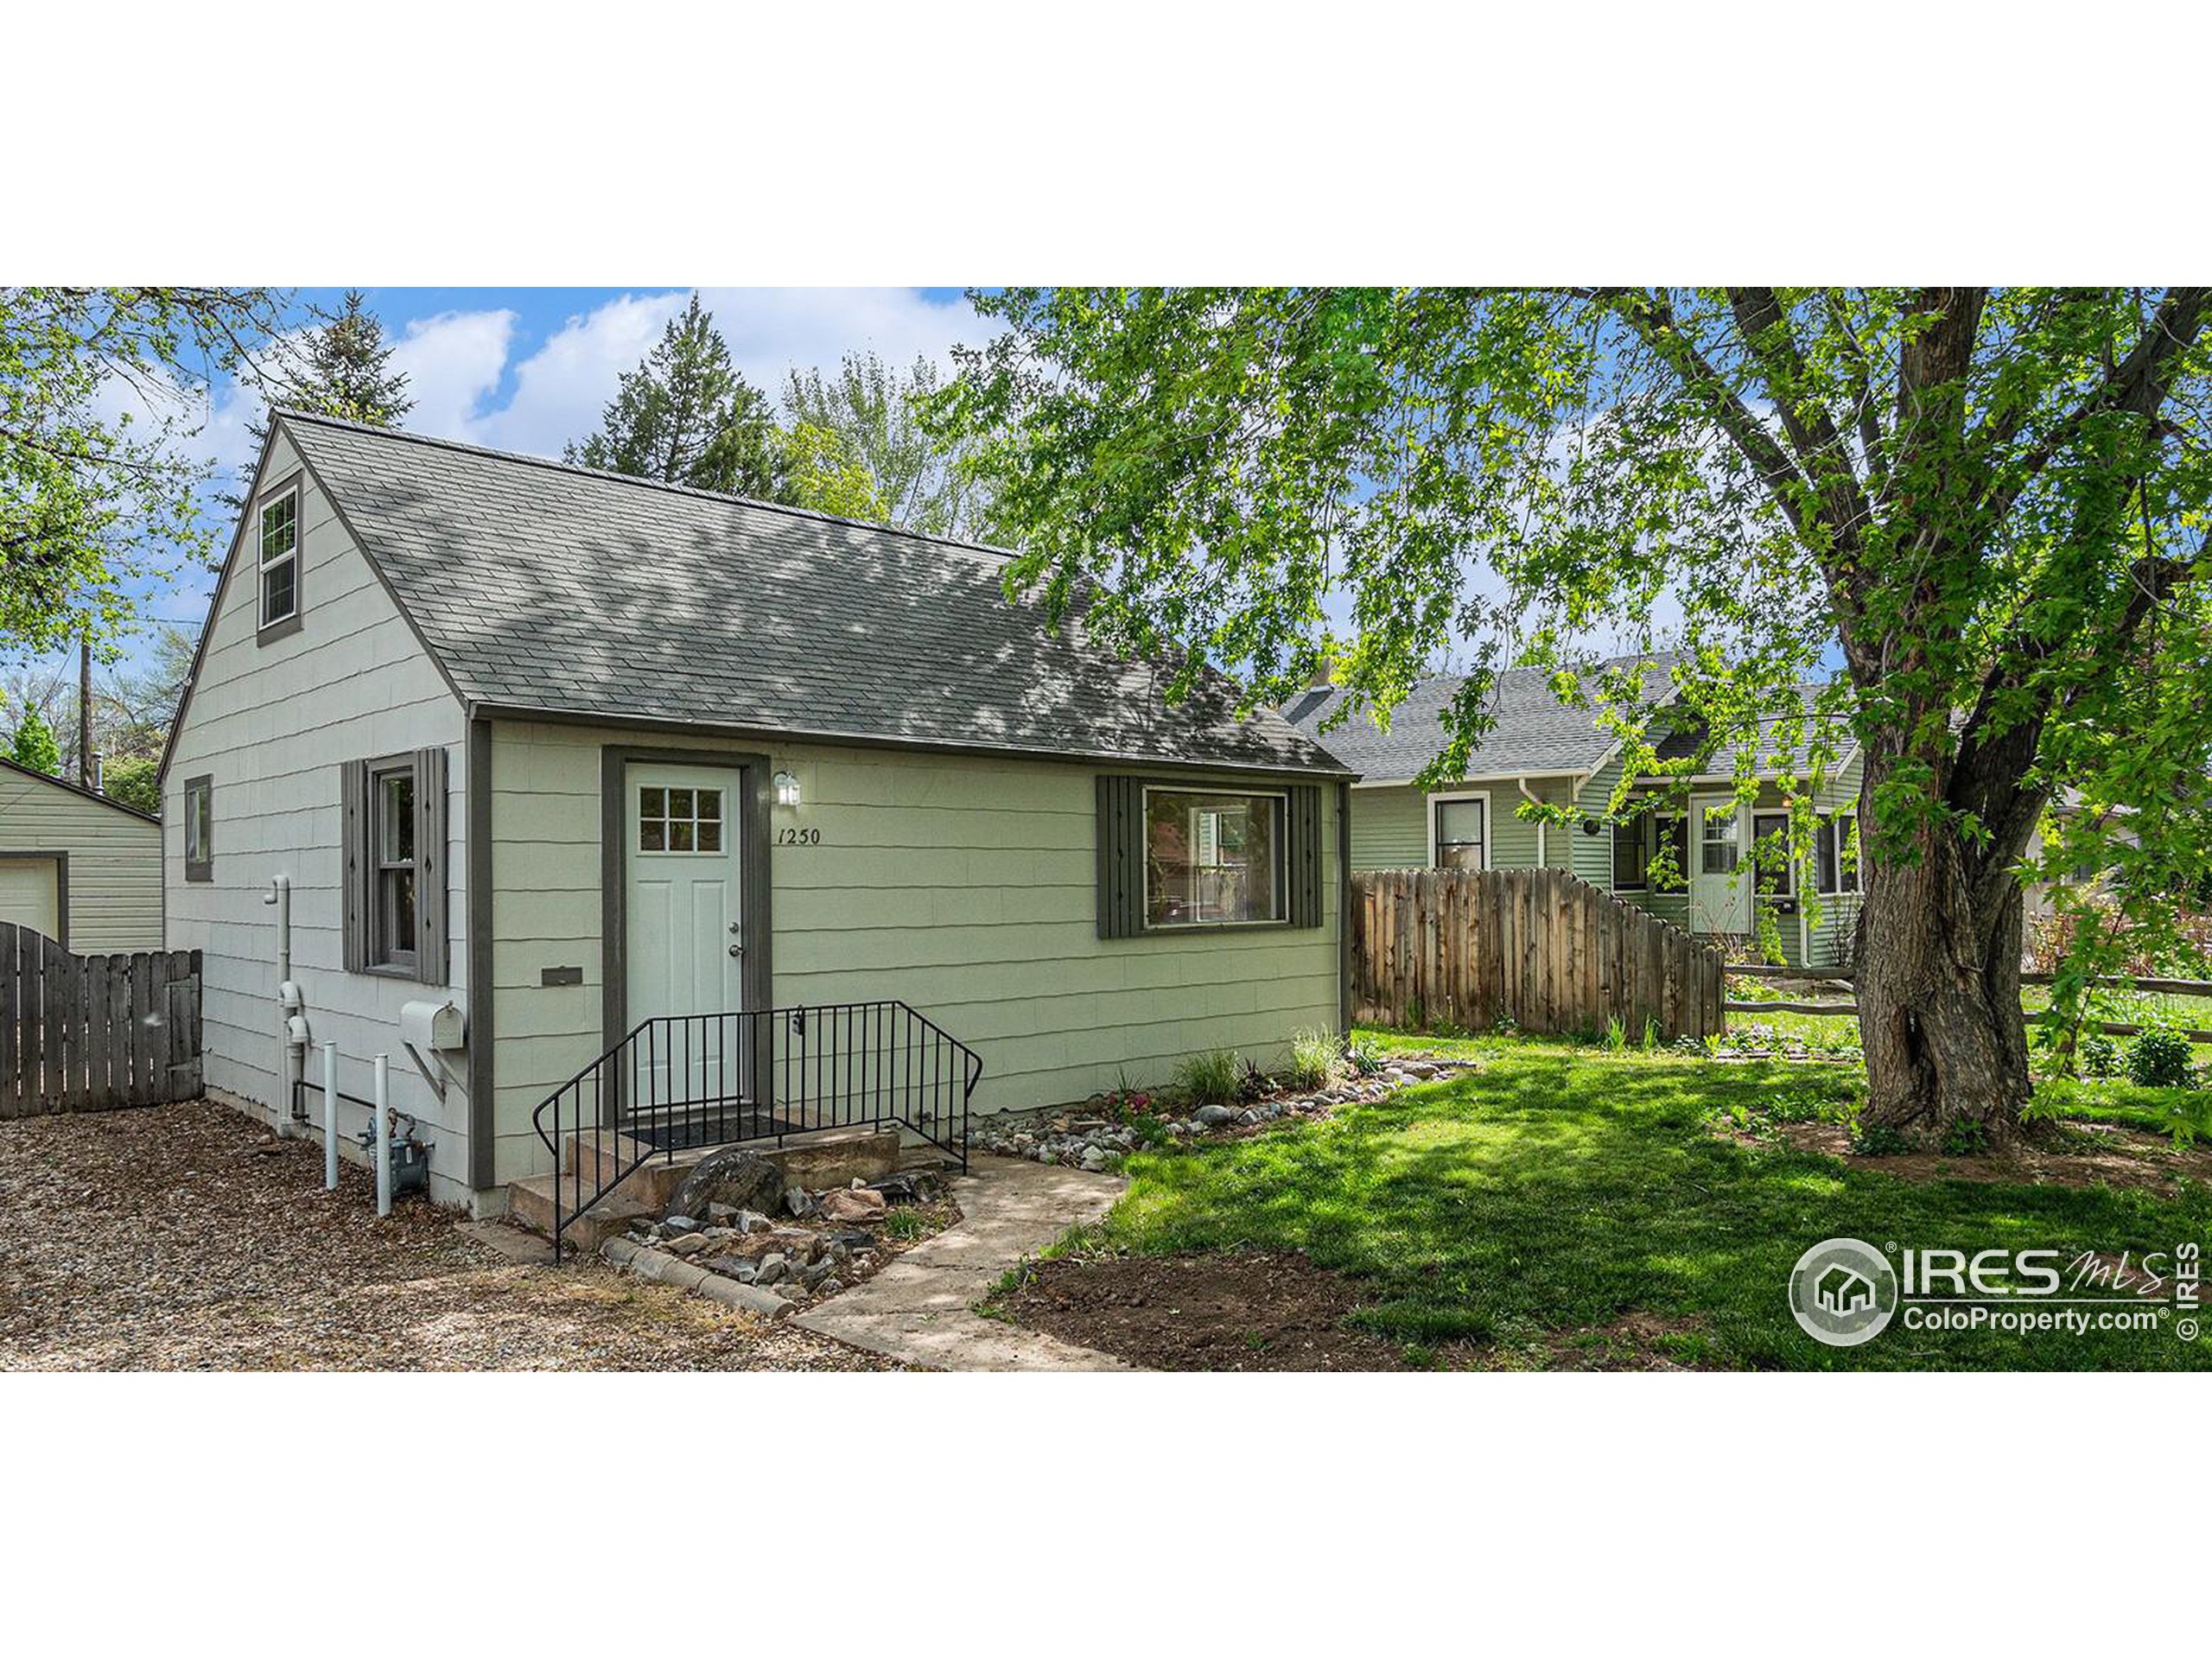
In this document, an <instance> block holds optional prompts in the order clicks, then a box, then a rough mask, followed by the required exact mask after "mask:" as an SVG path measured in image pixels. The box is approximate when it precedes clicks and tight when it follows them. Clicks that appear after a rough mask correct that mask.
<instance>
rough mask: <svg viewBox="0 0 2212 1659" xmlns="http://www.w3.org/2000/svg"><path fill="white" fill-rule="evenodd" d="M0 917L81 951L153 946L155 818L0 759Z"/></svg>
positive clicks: (158, 902)
mask: <svg viewBox="0 0 2212 1659" xmlns="http://www.w3.org/2000/svg"><path fill="white" fill-rule="evenodd" d="M0 922H14V923H16V924H17V925H21V926H23V927H29V928H33V929H35V930H36V931H39V932H41V933H43V934H45V935H46V936H47V937H48V938H50V939H54V940H57V941H58V942H59V943H60V944H61V945H62V946H63V947H64V948H65V949H67V950H74V951H76V952H78V953H79V955H85V956H91V955H99V954H105V953H107V952H111V951H119V950H160V949H162V825H161V821H160V820H159V819H158V818H150V817H147V816H146V814H144V813H143V812H141V811H139V810H137V808H136V807H130V806H125V805H124V804H123V803H122V802H120V801H116V800H111V799H109V798H108V797H106V796H105V795H103V794H101V793H100V792H99V791H98V790H93V789H87V788H86V787H85V786H84V785H81V784H73V783H71V782H69V781H68V780H67V779H64V778H50V777H48V775H47V774H46V773H44V772H34V771H32V770H31V769H30V768H29V767H27V766H17V765H16V763H15V762H14V761H12V760H0Z"/></svg>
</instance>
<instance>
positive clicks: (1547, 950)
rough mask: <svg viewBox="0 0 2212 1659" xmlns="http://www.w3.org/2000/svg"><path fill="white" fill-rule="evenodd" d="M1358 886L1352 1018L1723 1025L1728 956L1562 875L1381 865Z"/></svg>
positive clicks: (1417, 1023)
mask: <svg viewBox="0 0 2212 1659" xmlns="http://www.w3.org/2000/svg"><path fill="white" fill-rule="evenodd" d="M1351 883H1352V1017H1353V1018H1354V1019H1355V1020H1362V1021H1366V1022H1370V1023H1373V1024H1377V1025H1387V1026H1400V1027H1433V1026H1436V1025H1440V1024H1442V1023H1444V1022H1446V1021H1449V1022H1450V1023H1452V1024H1453V1025H1456V1026H1461V1027H1466V1028H1468V1029H1470V1030H1486V1029H1488V1028H1489V1027H1491V1026H1493V1025H1495V1024H1497V1021H1498V1020H1499V1019H1500V1017H1501V1016H1503V1017H1505V1018H1508V1019H1510V1020H1512V1021H1513V1023H1514V1024H1515V1025H1516V1026H1518V1027H1521V1028H1522V1030H1524V1031H1534V1032H1546V1033H1599V1032H1602V1031H1604V1030H1605V1028H1606V1026H1607V1024H1608V1022H1609V1021H1611V1020H1619V1021H1620V1022H1621V1025H1622V1027H1624V1029H1625V1030H1626V1031H1627V1033H1628V1034H1629V1037H1630V1040H1632V1041H1633V1040H1637V1039H1641V1038H1642V1037H1643V1033H1644V1029H1645V1027H1646V1025H1647V1024H1650V1025H1654V1026H1656V1027H1657V1029H1658V1032H1659V1034H1660V1035H1661V1036H1662V1038H1666V1039H1673V1038H1676V1037H1703V1036H1706V1035H1707V1034H1708V1033H1717V1032H1719V1030H1720V1029H1721V1020H1722V1013H1721V1000H1722V997H1723V995H1724V993H1725V991H1726V976H1725V972H1724V964H1723V963H1722V960H1721V955H1720V952H1719V950H1715V949H1713V947H1712V946H1710V945H1705V944H1699V943H1698V942H1697V941H1696V940H1695V939H1694V938H1691V937H1690V936H1689V935H1688V933H1685V932H1684V931H1682V930H1681V928H1679V927H1675V926H1674V925H1672V924H1670V923H1668V922H1662V921H1661V920H1660V919H1659V918H1657V917H1656V916H1654V915H1652V914H1650V913H1649V912H1647V911H1642V910H1638V909H1637V907H1636V906H1633V905H1630V904H1626V903H1624V902H1623V901H1622V900H1620V899H1616V898H1614V897H1613V895H1612V894H1611V893H1605V892H1603V891H1601V890H1600V889H1599V888H1597V887H1592V886H1591V885H1590V884H1589V883H1588V882H1586V881H1584V880H1580V878H1578V877H1576V876H1573V875H1570V874H1567V872H1566V871H1565V870H1549V869H1539V870H1479V871H1478V870H1372V871H1363V872H1361V873H1359V874H1355V875H1354V876H1353V877H1352V879H1351Z"/></svg>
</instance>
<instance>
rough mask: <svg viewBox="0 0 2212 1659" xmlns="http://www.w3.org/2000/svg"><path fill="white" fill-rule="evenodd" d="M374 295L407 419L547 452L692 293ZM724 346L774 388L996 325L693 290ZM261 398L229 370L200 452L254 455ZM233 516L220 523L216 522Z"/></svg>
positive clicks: (416, 426)
mask: <svg viewBox="0 0 2212 1659" xmlns="http://www.w3.org/2000/svg"><path fill="white" fill-rule="evenodd" d="M343 292H344V290H343V289H300V290H299V291H298V293H297V295H296V303H295V315H296V317H297V319H298V320H299V321H300V322H301V323H302V326H304V325H305V324H306V322H307V321H308V308H309V307H311V306H314V305H316V304H321V305H324V306H333V305H334V304H335V303H336V302H337V301H338V299H339V298H340V296H341V295H342V294H343ZM363 292H364V293H365V295H366V296H367V298H368V305H369V308H370V309H371V310H372V311H374V312H375V313H376V314H377V315H378V319H379V320H380V321H382V322H383V324H384V327H385V335H386V337H387V338H388V339H389V340H391V342H392V344H393V346H394V355H393V358H392V362H393V364H394V365H395V366H397V367H398V368H402V369H404V370H405V371H406V372H407V375H408V378H409V387H408V390H409V393H410V396H412V397H414V399H415V408H414V409H413V410H411V411H410V413H409V415H408V416H407V418H406V420H405V421H404V423H403V424H404V425H405V426H406V427H407V428H409V429H411V430H414V431H418V432H426V433H430V434H433V435H437V436H441V437H451V438H459V439H463V440H466V441H467V442H473V443H481V444H486V445H489V446H491V447H492V448H500V449H512V450H519V451H522V452H524V453H526V454H546V455H557V454H560V452H561V448H562V446H563V444H564V443H566V442H569V441H570V440H571V439H575V438H580V437H582V436H583V435H585V434H587V433H588V432H589V431H591V430H592V429H593V428H594V426H595V425H596V424H597V423H598V420H599V415H600V410H601V408H602V406H603V405H604V404H606V403H607V399H608V398H609V397H612V396H613V392H614V385H615V378H616V377H617V376H618V375H619V374H620V373H621V372H622V371H623V370H625V369H628V368H632V367H634V366H635V365H636V364H637V362H638V360H639V358H640V357H642V356H643V355H644V354H645V352H646V350H647V349H648V348H650V347H651V346H652V343H653V342H654V341H655V340H658V338H659V336H660V333H661V330H662V328H663V327H664V325H665V324H666V323H667V321H668V320H669V319H670V317H671V316H672V315H674V314H675V313H676V312H677V311H678V310H679V309H681V308H682V307H683V303H684V301H685V300H686V298H687V297H688V296H689V295H690V292H691V290H690V289H689V288H688V287H685V286H682V285H665V286H645V287H638V288H627V289H575V288H371V289H364V290H363ZM700 294H701V298H702V302H703V303H704V304H705V305H706V306H707V308H709V310H710V311H711V312H712V313H713V315H714V318H715V325H716V327H719V328H720V329H721V333H722V335H723V337H724V338H725V339H726V340H728V342H729V346H730V352H731V355H732V356H733V358H734V359H735V360H736V363H737V365H738V367H739V368H740V369H741V370H742V371H743V372H744V373H745V375H746V377H747V378H748V379H750V380H751V381H752V382H753V384H754V385H757V386H759V387H760V390H761V391H764V392H766V393H767V394H768V396H769V397H770V398H771V399H774V398H776V397H778V396H779V392H780V389H781V386H782V384H783V381H784V378H785V376H786V375H787V374H788V373H789V372H790V371H791V370H792V369H793V368H799V369H806V368H816V367H820V368H829V367H832V366H834V365H836V362H837V360H838V359H839V358H841V357H842V355H843V354H844V353H847V352H854V351H861V350H865V349H869V348H873V349H874V350H875V351H877V352H880V353H882V354H883V355H884V356H885V357H886V358H887V359H890V360H892V361H894V362H910V361H912V359H914V358H915V357H916V356H918V355H920V356H925V357H929V358H931V359H934V360H936V361H937V362H938V363H939V364H942V365H949V364H950V360H951V351H952V347H953V346H955V345H956V344H962V343H973V342H976V341H979V340H983V339H985V338H987V337H988V334H989V332H990V330H989V329H988V327H987V326H986V325H985V324H984V323H983V322H982V320H980V319H979V318H977V317H976V315H975V313H974V311H973V310H972V309H971V308H969V304H968V302H967V300H966V299H965V297H964V296H963V293H962V291H961V290H960V289H920V288H903V289H898V288H874V289H861V288H848V289H837V288H739V289H714V288H707V289H701V290H700ZM259 413H260V403H259V400H258V398H257V397H256V396H255V395H254V394H253V393H252V392H251V391H250V390H247V389H245V388H242V387H240V386H239V385H237V384H236V383H235V382H232V383H229V384H226V385H222V386H219V387H218V388H216V390H215V393H214V396H213V403H212V406H211V407H210V408H208V409H207V410H205V411H204V414H205V421H204V424H202V426H201V429H200V431H199V433H198V434H197V435H196V436H194V438H193V439H192V440H191V441H190V447H191V448H192V449H193V450H194V453H195V454H199V455H200V456H201V457H203V458H204V459H206V460H208V461H213V462H214V463H215V464H216V465H217V466H219V467H223V468H226V469H228V470H231V471H233V472H235V471H238V470H241V469H244V468H245V467H250V466H251V464H252V461H253V459H254V457H253V454H252V444H251V439H250V437H249V435H248V434H247V430H246V428H247V423H249V422H250V421H251V420H253V419H254V418H255V417H256V416H257V415H258V414H259ZM228 528H229V526H228V524H225V526H224V529H225V531H226V533H227V531H228ZM212 585H213V579H212V577H210V576H208V575H206V574H205V573H203V572H200V571H199V570H196V569H190V570H186V571H184V572H181V573H180V574H179V575H178V576H177V578H176V579H175V581H174V582H162V583H156V584H149V585H147V586H146V588H144V589H143V592H142V594H141V598H142V600H143V606H144V613H145V615H146V617H147V619H148V620H149V624H150V623H151V622H153V621H156V620H175V621H184V622H188V623H192V624H194V625H196V624H197V623H198V622H199V621H200V619H201V617H202V616H203V615H204V614H205V613H206V609H207V595H208V591H209V588H211V587H212Z"/></svg>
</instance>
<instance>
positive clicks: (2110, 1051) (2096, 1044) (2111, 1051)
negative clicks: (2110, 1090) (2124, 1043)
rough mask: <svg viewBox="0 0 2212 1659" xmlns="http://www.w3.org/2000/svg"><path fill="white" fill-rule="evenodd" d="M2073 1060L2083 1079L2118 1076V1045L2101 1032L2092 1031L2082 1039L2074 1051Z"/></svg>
mask: <svg viewBox="0 0 2212 1659" xmlns="http://www.w3.org/2000/svg"><path fill="white" fill-rule="evenodd" d="M2074 1058H2075V1064H2077V1065H2079V1066H2080V1067H2081V1068H2082V1076H2083V1077H2118V1076H2119V1075H2120V1045H2119V1044H2118V1043H2115V1042H2114V1041H2113V1039H2111V1038H2109V1037H2107V1036H2106V1035H2105V1034H2104V1033H2102V1032H2101V1031H2093V1032H2091V1033H2089V1034H2088V1036H2086V1037H2084V1038H2082V1041H2081V1043H2080V1045H2079V1046H2077V1047H2076V1048H2075V1051H2074Z"/></svg>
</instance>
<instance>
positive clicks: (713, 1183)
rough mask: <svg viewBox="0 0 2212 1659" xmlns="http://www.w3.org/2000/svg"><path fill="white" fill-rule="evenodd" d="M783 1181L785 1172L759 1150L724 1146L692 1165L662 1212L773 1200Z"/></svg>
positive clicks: (678, 1212)
mask: <svg viewBox="0 0 2212 1659" xmlns="http://www.w3.org/2000/svg"><path fill="white" fill-rule="evenodd" d="M783 1181H784V1176H783V1172H782V1171H781V1170H779V1169H778V1168H777V1167H776V1166H775V1165H773V1164H772V1163H770V1162H769V1161H768V1160H766V1158H763V1157H762V1156H761V1155H760V1154H759V1153H757V1152H750V1151H747V1149H746V1148H744V1147H723V1148H722V1150H721V1151H720V1152H711V1153H709V1154H707V1155H706V1156H705V1157H704V1158H702V1159H701V1160H699V1161H698V1162H697V1163H696V1165H694V1166H692V1168H691V1172H690V1173H689V1174H687V1175H686V1176H684V1178H683V1185H680V1186H678V1187H677V1189H676V1196H675V1197H674V1198H671V1199H670V1200H669V1203H668V1207H667V1208H666V1209H665V1210H664V1211H661V1214H662V1216H663V1217H671V1216H678V1215H683V1216H698V1215H704V1214H705V1213H706V1212H707V1206H708V1205H709V1204H724V1205H730V1206H732V1207H733V1208H736V1209H741V1210H742V1209H750V1208H752V1207H753V1206H754V1205H765V1204H771V1203H773V1202H774V1200H775V1196H776V1193H777V1192H779V1190H780V1189H781V1188H782V1186H783Z"/></svg>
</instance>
